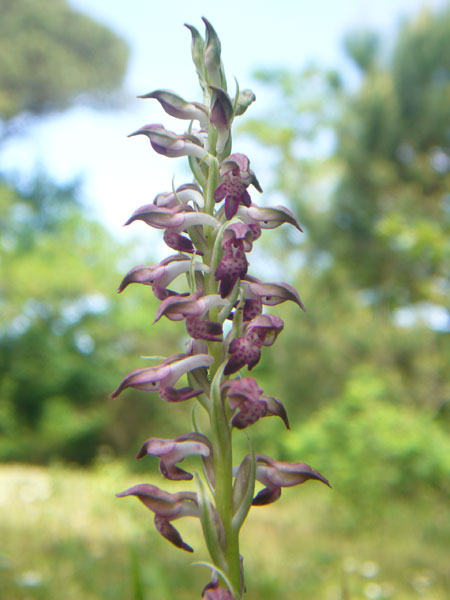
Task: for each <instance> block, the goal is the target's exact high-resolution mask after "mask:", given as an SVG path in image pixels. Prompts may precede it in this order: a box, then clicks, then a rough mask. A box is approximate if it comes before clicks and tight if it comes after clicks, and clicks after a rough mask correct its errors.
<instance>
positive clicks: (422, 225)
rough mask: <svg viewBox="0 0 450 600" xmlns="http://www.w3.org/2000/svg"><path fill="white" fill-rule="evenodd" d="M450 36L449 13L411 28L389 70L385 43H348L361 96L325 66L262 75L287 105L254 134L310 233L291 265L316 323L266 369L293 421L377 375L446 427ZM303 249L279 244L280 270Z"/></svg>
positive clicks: (293, 329) (394, 397)
mask: <svg viewBox="0 0 450 600" xmlns="http://www.w3.org/2000/svg"><path fill="white" fill-rule="evenodd" d="M449 33H450V10H449V9H445V10H441V11H440V12H438V13H436V14H432V13H427V12H423V13H421V14H420V15H419V16H418V18H416V19H413V20H412V21H411V22H410V23H406V24H405V25H404V26H403V27H402V28H401V30H400V31H399V34H398V36H397V38H396V40H395V42H394V44H393V46H392V47H393V50H392V53H391V54H390V55H388V56H387V57H386V58H385V59H383V57H382V56H381V55H380V54H379V53H377V47H379V46H378V45H377V43H376V39H377V36H375V35H374V34H370V33H369V34H367V33H365V34H364V35H363V34H357V35H353V36H351V37H350V38H347V43H346V46H347V49H348V50H349V51H350V53H351V54H352V57H353V59H354V61H355V62H356V64H357V65H359V68H360V84H359V86H358V87H357V88H356V89H354V87H353V88H348V87H346V85H345V77H344V76H343V75H341V74H340V73H335V72H332V71H330V72H326V71H324V70H322V69H320V68H318V67H315V68H312V67H310V68H308V69H306V70H304V71H303V72H302V73H300V74H298V73H291V72H289V71H285V70H282V69H281V70H276V71H272V72H264V73H258V74H257V76H258V77H259V79H260V80H262V81H263V82H266V83H268V84H269V85H271V86H273V87H275V88H276V90H277V92H278V102H276V103H275V104H274V108H273V110H272V111H271V113H270V114H268V115H264V117H263V118H262V119H260V120H259V121H258V120H257V121H253V122H249V123H248V125H247V127H246V131H247V132H248V133H250V134H251V135H253V136H256V137H257V138H258V139H260V140H262V141H264V143H265V144H266V145H267V146H270V147H271V148H272V149H275V150H278V156H279V161H278V163H277V165H276V168H275V170H274V177H273V181H272V189H273V190H274V191H275V192H276V193H277V194H278V196H281V198H280V202H281V201H282V202H283V204H284V203H286V202H288V203H290V205H291V207H292V208H293V209H294V210H295V211H296V213H297V214H298V217H299V219H300V222H301V223H302V225H303V224H304V225H305V232H306V233H305V236H304V239H303V243H302V244H301V246H300V248H299V250H298V252H297V254H296V257H297V260H296V263H292V264H290V265H289V264H286V261H283V263H282V264H283V269H287V268H290V269H291V270H294V271H295V272H297V278H298V289H299V290H300V294H301V295H302V298H303V301H304V303H305V305H306V308H307V310H308V312H307V313H306V315H299V314H291V313H292V311H290V310H289V308H286V309H285V315H286V319H285V320H286V322H287V323H288V325H287V327H286V328H285V330H286V333H285V335H286V336H287V337H288V338H290V339H291V343H290V344H289V343H288V345H287V350H286V353H285V354H283V355H277V357H276V358H275V360H272V361H271V363H270V364H265V365H264V366H265V368H266V369H267V377H268V379H269V380H270V378H272V377H276V376H277V375H276V374H279V377H280V380H281V381H282V385H283V386H284V396H283V397H284V399H286V398H289V402H288V405H289V408H290V410H291V411H292V410H298V411H299V412H300V413H303V415H304V416H306V414H308V413H309V412H310V411H312V410H316V409H317V408H318V407H323V406H325V405H327V404H330V403H334V402H339V400H340V399H342V398H343V397H345V394H346V393H347V392H346V390H347V389H348V387H349V382H351V381H353V379H354V378H355V377H359V375H358V374H360V373H370V378H374V379H377V380H378V381H379V382H380V385H381V387H382V389H383V390H384V399H385V400H387V401H389V402H391V403H392V404H393V405H399V404H407V405H410V406H413V407H415V409H417V410H419V411H425V412H426V413H427V415H428V417H429V418H430V417H434V418H444V416H445V412H446V410H445V409H446V408H447V407H448V403H447V398H448V389H449V380H448V369H447V367H446V356H447V355H448V343H449V341H448V336H446V335H445V333H444V331H443V329H445V326H442V324H441V327H440V328H439V329H437V330H436V329H433V328H432V327H430V320H427V319H426V318H425V319H420V318H419V317H420V315H421V314H422V313H420V312H419V310H420V309H421V308H423V306H425V307H426V308H427V311H428V312H427V313H425V317H427V316H429V315H430V313H431V312H432V311H433V310H436V309H440V310H441V311H442V310H443V309H444V306H445V305H446V298H445V295H446V294H447V293H448V288H447V287H446V286H447V285H448V284H447V283H446V282H447V281H448V266H449V265H450V260H449V259H450V256H449V255H450V245H449V241H448V239H449V238H448V230H449V224H450V223H449V214H450V213H449V211H448V198H447V192H446V190H448V186H449V183H450V179H449V178H450V174H449V166H450V151H449V140H448V123H449V121H450V113H449V105H448V102H447V101H446V100H445V98H448V95H449V92H450V82H449V77H448V74H449V72H450V70H449V67H450V65H449V56H450V52H449V50H450V48H449V47H448V44H449V39H450V35H449ZM446 49H447V51H445V50H446ZM298 241H299V240H298V238H297V239H295V240H294V239H293V238H290V237H281V236H280V237H275V235H274V239H273V245H274V246H273V247H275V248H276V249H278V250H279V256H280V257H281V255H282V254H285V247H286V246H289V249H292V246H293V245H294V244H295V245H297V244H298ZM399 309H403V310H406V311H407V312H406V314H407V316H408V317H409V318H410V321H411V322H410V324H409V325H408V326H400V325H399V321H398V315H399V313H398V310H399ZM404 314H405V313H404ZM299 344H300V350H299V351H298V352H297V354H295V353H294V350H293V349H294V348H295V347H297V348H298V345H299ZM274 389H275V386H274ZM278 389H279V388H278ZM361 389H362V386H361ZM360 401H361V402H364V398H363V396H362V395H361V398H360Z"/></svg>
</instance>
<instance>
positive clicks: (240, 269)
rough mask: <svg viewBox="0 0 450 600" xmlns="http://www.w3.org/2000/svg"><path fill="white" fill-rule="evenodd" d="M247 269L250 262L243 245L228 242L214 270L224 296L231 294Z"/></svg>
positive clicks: (221, 294)
mask: <svg viewBox="0 0 450 600" xmlns="http://www.w3.org/2000/svg"><path fill="white" fill-rule="evenodd" d="M247 269H248V262H247V258H246V257H245V252H244V249H243V248H242V245H237V246H234V245H233V244H232V243H230V244H228V245H227V246H226V247H225V250H224V253H223V256H222V258H221V259H220V261H219V264H218V265H217V268H216V270H215V272H214V276H215V278H216V280H217V281H220V284H219V293H220V296H221V297H222V298H226V297H227V296H229V295H230V294H231V292H232V290H233V288H234V286H235V285H236V282H237V280H238V279H242V277H244V276H245V275H246V274H247Z"/></svg>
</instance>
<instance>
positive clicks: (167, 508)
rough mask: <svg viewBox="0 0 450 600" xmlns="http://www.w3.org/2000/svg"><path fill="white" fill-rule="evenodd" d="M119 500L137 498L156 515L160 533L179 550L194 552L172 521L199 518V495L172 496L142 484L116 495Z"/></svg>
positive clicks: (186, 493) (183, 494)
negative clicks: (128, 497) (182, 518)
mask: <svg viewBox="0 0 450 600" xmlns="http://www.w3.org/2000/svg"><path fill="white" fill-rule="evenodd" d="M116 496H117V497H118V498H125V497H127V496H136V497H137V498H138V499H139V500H140V501H141V502H142V504H144V505H145V506H146V507H147V508H148V509H149V510H151V511H152V512H154V513H155V526H156V529H157V530H158V531H159V533H160V534H161V535H162V536H163V537H164V538H166V540H168V541H169V542H170V543H172V544H173V545H174V546H176V547H177V548H181V549H182V550H186V552H193V549H192V548H191V547H190V546H188V545H187V544H186V543H185V542H183V540H182V539H181V536H180V534H179V532H178V531H177V530H176V529H175V527H174V526H173V525H171V523H170V521H174V520H175V519H179V518H180V517H198V516H199V515H198V506H197V494H195V493H194V492H177V493H176V494H170V493H169V492H165V491H164V490H161V489H159V488H158V487H156V486H155V485H150V484H149V483H141V484H139V485H134V486H133V487H131V488H129V489H128V490H125V491H124V492H121V493H120V494H116Z"/></svg>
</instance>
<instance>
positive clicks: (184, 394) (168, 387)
mask: <svg viewBox="0 0 450 600" xmlns="http://www.w3.org/2000/svg"><path fill="white" fill-rule="evenodd" d="M213 362H214V358H213V357H212V356H210V355H209V354H194V355H190V356H189V355H188V356H186V355H185V354H178V355H174V356H171V357H169V358H167V359H166V360H165V361H164V362H162V363H161V364H160V365H157V366H155V367H147V368H144V369H134V370H133V371H131V372H130V373H128V375H126V376H125V377H124V378H123V379H122V381H121V382H120V384H119V386H118V387H117V389H116V390H115V391H114V392H113V393H112V394H111V397H112V398H117V396H118V395H119V394H120V393H121V392H122V391H123V390H125V389H127V388H130V387H131V388H134V389H136V390H144V391H149V392H152V391H158V392H159V394H160V396H161V397H162V398H163V400H166V401H168V402H179V401H181V400H187V399H189V398H193V397H194V396H197V395H198V394H199V393H201V390H193V389H192V388H182V389H181V390H176V389H175V388H174V387H173V385H174V384H175V383H176V382H177V381H178V379H180V377H181V376H182V375H184V374H185V373H188V372H189V371H192V370H193V369H199V368H202V367H206V368H208V367H210V366H211V364H212V363H213Z"/></svg>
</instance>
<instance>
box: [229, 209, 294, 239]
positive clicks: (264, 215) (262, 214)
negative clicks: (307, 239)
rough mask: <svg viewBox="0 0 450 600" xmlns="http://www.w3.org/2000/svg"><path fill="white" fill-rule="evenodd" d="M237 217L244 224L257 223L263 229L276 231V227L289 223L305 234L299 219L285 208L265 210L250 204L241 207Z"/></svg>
mask: <svg viewBox="0 0 450 600" xmlns="http://www.w3.org/2000/svg"><path fill="white" fill-rule="evenodd" d="M237 215H238V217H239V218H240V219H242V220H243V221H244V223H257V224H258V225H259V226H260V227H261V228H262V229H275V227H279V226H280V225H283V223H289V224H290V225H293V226H294V227H295V228H296V229H298V230H299V231H301V232H303V229H302V228H301V227H300V223H299V222H298V220H297V217H296V216H295V215H294V213H293V212H292V211H291V210H289V208H286V207H285V206H273V207H270V208H263V207H261V206H257V205H256V204H249V205H246V206H240V207H239V208H238V211H237Z"/></svg>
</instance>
